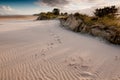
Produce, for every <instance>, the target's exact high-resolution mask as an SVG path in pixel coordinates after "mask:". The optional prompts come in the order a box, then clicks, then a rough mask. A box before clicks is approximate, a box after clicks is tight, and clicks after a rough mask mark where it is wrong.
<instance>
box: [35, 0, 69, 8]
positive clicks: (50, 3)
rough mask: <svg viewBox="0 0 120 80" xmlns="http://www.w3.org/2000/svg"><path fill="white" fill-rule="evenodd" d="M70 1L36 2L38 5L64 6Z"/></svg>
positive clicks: (45, 0) (44, 0) (50, 0)
mask: <svg viewBox="0 0 120 80" xmlns="http://www.w3.org/2000/svg"><path fill="white" fill-rule="evenodd" d="M68 3H69V1H68V0H38V1H37V2H36V4H38V5H45V6H51V7H62V6H64V5H67V4H68Z"/></svg>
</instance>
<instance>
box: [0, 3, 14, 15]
mask: <svg viewBox="0 0 120 80" xmlns="http://www.w3.org/2000/svg"><path fill="white" fill-rule="evenodd" d="M12 14H15V9H13V8H11V7H10V6H5V5H1V6H0V15H12Z"/></svg>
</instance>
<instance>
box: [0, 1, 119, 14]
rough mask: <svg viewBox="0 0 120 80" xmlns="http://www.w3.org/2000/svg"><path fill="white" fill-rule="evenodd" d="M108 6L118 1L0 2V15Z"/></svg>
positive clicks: (116, 3) (68, 10) (117, 3)
mask: <svg viewBox="0 0 120 80" xmlns="http://www.w3.org/2000/svg"><path fill="white" fill-rule="evenodd" d="M110 5H120V0H0V14H1V15H5V14H6V15H11V14H34V13H40V12H43V11H51V10H52V9H53V8H60V9H61V11H63V12H64V11H67V12H70V11H71V12H72V11H79V10H82V9H91V8H96V7H101V6H110Z"/></svg>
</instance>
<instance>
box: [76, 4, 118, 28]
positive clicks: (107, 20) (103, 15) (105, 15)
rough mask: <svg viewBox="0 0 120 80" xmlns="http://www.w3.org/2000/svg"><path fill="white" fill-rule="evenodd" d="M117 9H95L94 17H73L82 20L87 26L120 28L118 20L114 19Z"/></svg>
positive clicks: (81, 15)
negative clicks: (98, 25) (99, 25)
mask: <svg viewBox="0 0 120 80" xmlns="http://www.w3.org/2000/svg"><path fill="white" fill-rule="evenodd" d="M117 11H118V8H116V7H115V6H111V7H104V8H100V9H96V10H95V12H94V15H95V16H88V15H85V14H80V13H75V14H74V16H76V17H78V18H80V19H82V20H83V21H84V22H85V23H86V24H87V25H94V24H103V25H106V26H116V27H120V18H117V17H116V13H117Z"/></svg>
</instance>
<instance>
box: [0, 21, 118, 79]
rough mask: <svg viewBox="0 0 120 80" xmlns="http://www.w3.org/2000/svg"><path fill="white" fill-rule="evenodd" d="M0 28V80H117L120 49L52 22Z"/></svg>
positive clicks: (7, 24)
mask: <svg viewBox="0 0 120 80" xmlns="http://www.w3.org/2000/svg"><path fill="white" fill-rule="evenodd" d="M0 24H1V25H0V80H120V46H115V45H112V44H108V43H106V42H104V41H101V40H100V39H98V38H92V37H88V36H86V35H80V34H76V33H74V32H72V31H69V30H66V29H64V28H62V27H60V26H59V25H60V24H59V21H54V20H53V21H31V20H26V21H25V20H23V21H22V20H21V21H15V20H13V21H2V20H1V21H0Z"/></svg>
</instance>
